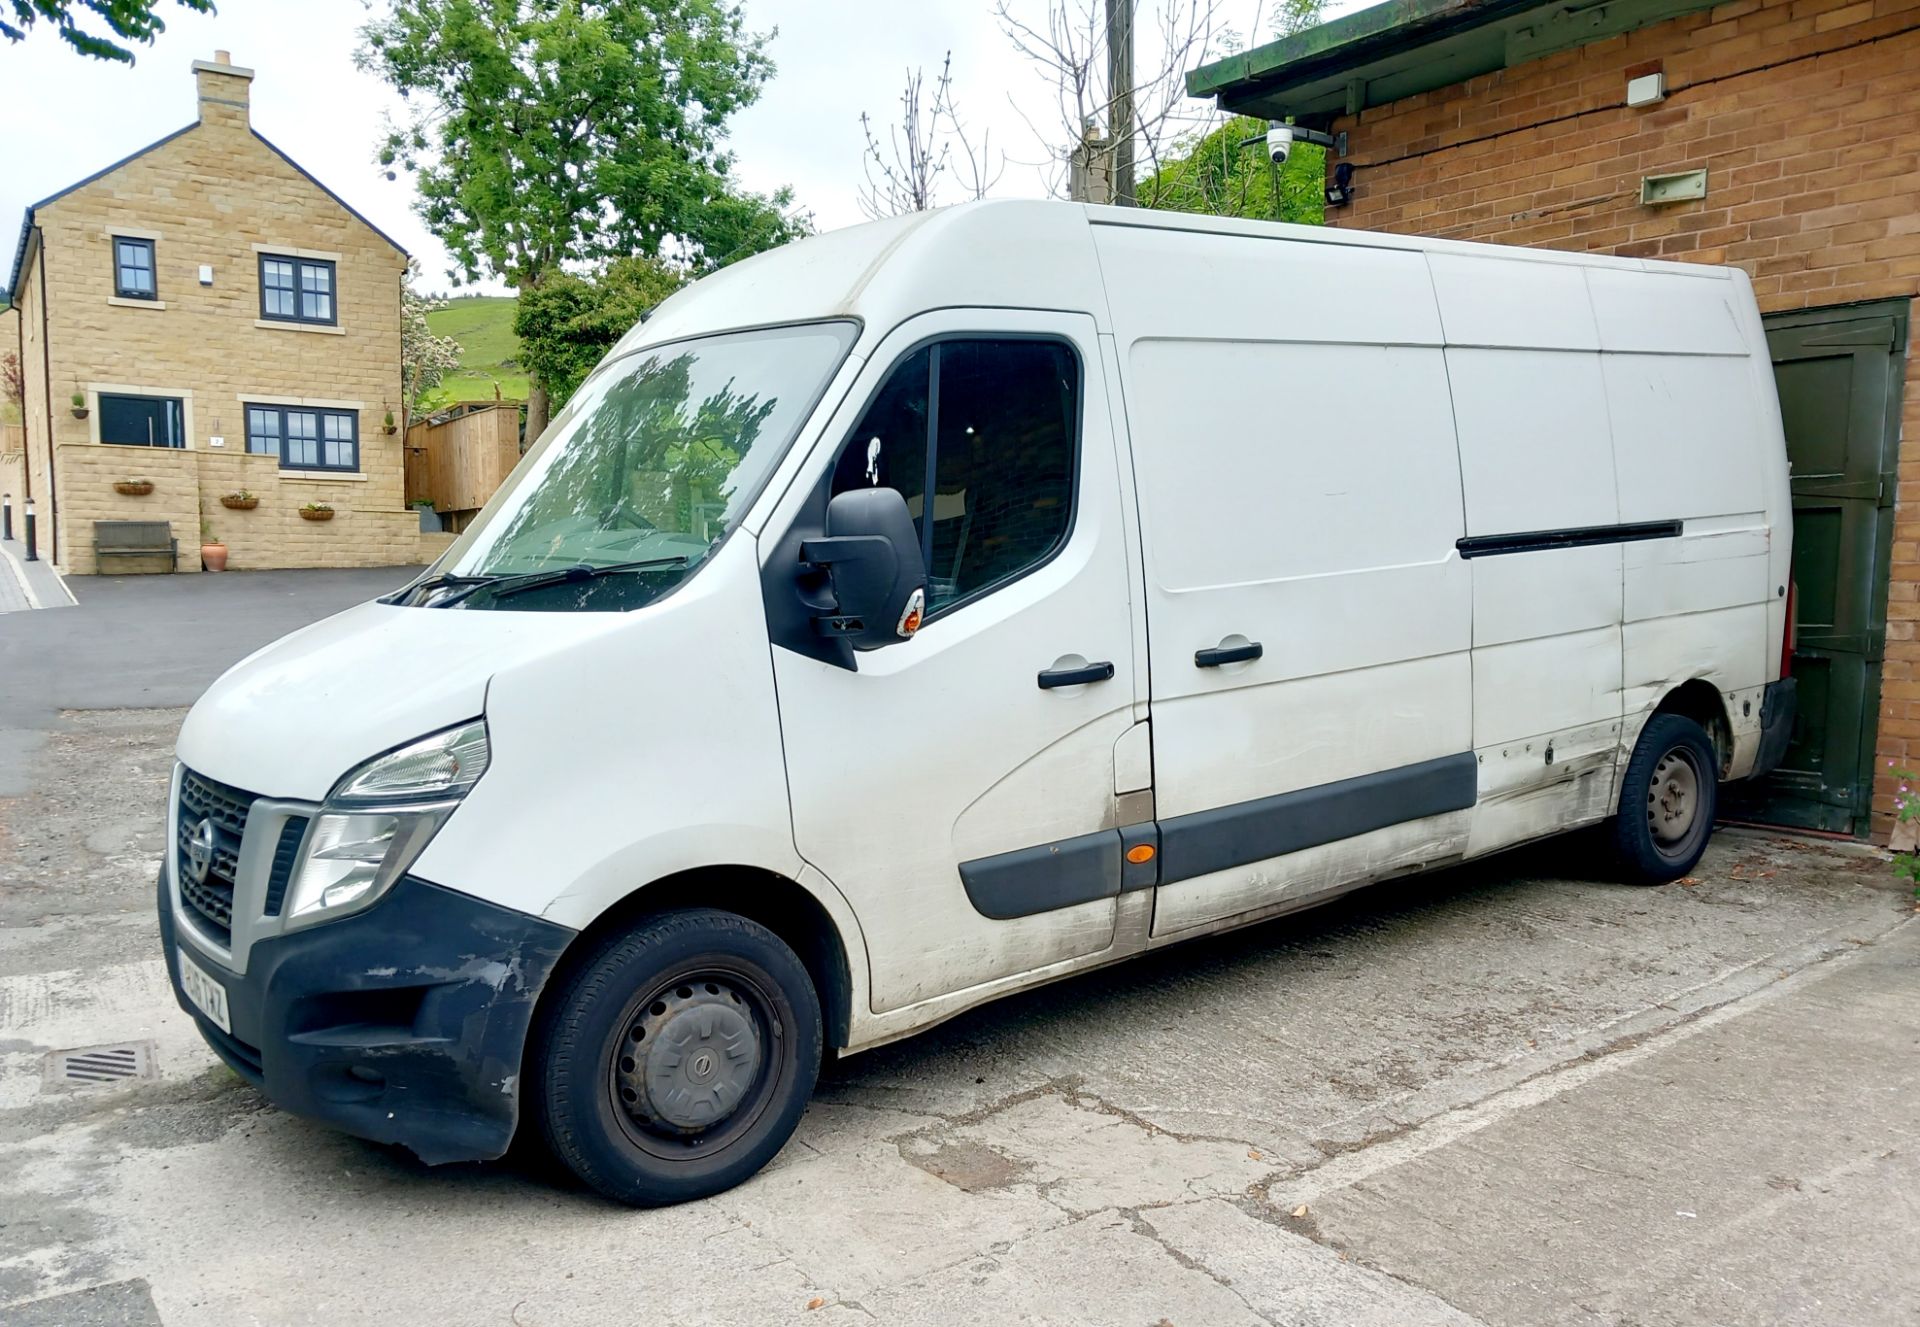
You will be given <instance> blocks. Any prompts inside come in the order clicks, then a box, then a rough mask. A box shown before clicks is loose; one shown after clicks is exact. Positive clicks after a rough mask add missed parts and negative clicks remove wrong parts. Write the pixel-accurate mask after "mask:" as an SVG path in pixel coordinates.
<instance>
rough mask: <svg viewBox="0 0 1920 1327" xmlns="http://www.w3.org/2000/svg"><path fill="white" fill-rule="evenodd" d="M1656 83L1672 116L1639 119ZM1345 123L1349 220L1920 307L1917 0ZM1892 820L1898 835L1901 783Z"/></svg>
mask: <svg viewBox="0 0 1920 1327" xmlns="http://www.w3.org/2000/svg"><path fill="white" fill-rule="evenodd" d="M1654 70H1659V71H1661V72H1663V73H1664V74H1665V75H1666V81H1667V88H1668V96H1667V98H1666V100H1665V101H1664V102H1661V103H1659V104H1657V105H1654V106H1650V107H1645V108H1641V109H1638V110H1635V109H1630V108H1628V107H1627V106H1626V105H1625V94H1626V85H1627V80H1628V78H1630V77H1633V76H1637V75H1639V74H1643V73H1650V72H1653V71H1654ZM1334 127H1335V128H1336V129H1346V130H1348V131H1350V147H1351V151H1352V155H1351V157H1350V158H1349V159H1350V160H1351V161H1352V162H1353V163H1354V165H1355V167H1356V175H1355V185H1356V190H1355V199H1354V203H1353V205H1352V206H1351V207H1349V208H1347V209H1345V210H1342V211H1338V212H1333V213H1330V214H1329V217H1328V220H1329V222H1330V224H1334V225H1339V226H1352V227H1362V228H1367V229H1375V230H1390V231H1401V232H1407V233H1416V234H1422V235H1437V236H1446V237H1450V238H1457V239H1469V240H1486V241H1491V242H1496V243H1501V244H1526V245H1537V246H1543V247H1549V248H1560V249H1576V250H1589V251H1596V252H1606V253H1615V254H1621V255H1624V256H1628V257H1657V258H1662V259H1672V260H1678V261H1682V262H1701V263H1731V264H1735V265H1737V266H1740V267H1743V268H1745V269H1746V270H1747V272H1748V273H1750V274H1751V275H1752V277H1753V286H1754V292H1755V294H1756V295H1757V296H1758V298H1759V301H1760V307H1761V308H1762V310H1763V311H1766V312H1769V313H1771V312H1776V311H1779V310H1785V309H1800V308H1809V307H1816V306H1820V307H1824V306H1828V305H1837V304H1847V303H1853V302H1858V301H1863V300H1878V299H1889V298H1897V299H1907V300H1912V299H1913V298H1914V297H1915V296H1916V295H1920V0H1732V2H1731V3H1728V4H1723V5H1720V6H1717V7H1716V8H1714V9H1711V10H1708V11H1704V12H1701V13H1697V14H1693V15H1689V16H1687V17H1685V18H1680V19H1675V20H1672V21H1670V22H1667V23H1662V24H1659V25H1657V26H1654V27H1649V28H1644V29H1642V30H1640V31H1638V32H1634V33H1629V34H1627V35H1625V36H1620V37H1614V38H1611V39H1609V40H1606V41H1600V42H1595V43H1593V44H1591V45H1588V46H1584V47H1581V48H1579V49H1577V50H1572V51H1566V52H1562V53H1559V54H1556V55H1553V56H1548V57H1545V58H1542V59H1539V60H1535V61H1532V62H1529V63H1527V64H1524V65H1519V66H1516V67H1514V68H1511V69H1506V70H1502V71H1500V72H1497V73H1493V74H1487V75H1483V76H1480V77H1477V78H1474V79H1472V80H1470V81H1468V82H1466V83H1462V84H1457V85H1455V86H1453V87H1449V88H1444V89H1440V90H1438V91H1435V92H1430V93H1424V94H1422V95H1420V96H1415V97H1409V98H1406V99H1404V100H1402V101H1398V102H1395V103H1392V104H1390V105H1387V106H1381V107H1376V108H1374V109H1371V110H1368V111H1366V112H1364V113H1363V114H1362V115H1361V116H1360V117H1358V118H1357V119H1352V118H1349V119H1343V120H1341V121H1339V122H1338V123H1337V124H1336V125H1335V126H1334ZM1700 168H1705V170H1706V171H1707V196H1706V198H1705V199H1703V200H1700V201H1695V202H1686V203H1677V204H1671V205H1667V206H1663V207H1645V206H1642V205H1641V204H1640V201H1639V186H1640V179H1641V177H1642V176H1644V175H1651V174H1667V173H1670V172H1677V171H1686V170H1696V169H1700ZM1915 313H1917V314H1920V309H1916V310H1915ZM1908 382H1909V385H1908V390H1907V393H1906V397H1905V408H1904V420H1903V432H1902V436H1903V438H1906V437H1913V436H1915V434H1916V433H1917V432H1920V377H1917V376H1916V375H1914V374H1913V373H1912V372H1911V371H1910V373H1909V380H1908ZM1899 480H1900V483H1899V493H1898V507H1897V508H1896V513H1895V525H1894V540H1895V543H1894V548H1893V570H1892V584H1891V587H1890V595H1889V597H1890V600H1891V602H1890V604H1889V606H1888V617H1889V621H1888V625H1887V635H1888V643H1887V655H1886V661H1885V663H1884V665H1883V678H1884V683H1883V688H1882V708H1881V721H1880V735H1879V745H1878V752H1879V756H1880V759H1879V760H1878V761H1876V768H1877V769H1878V770H1879V771H1880V773H1881V775H1882V776H1884V775H1885V772H1886V762H1887V761H1888V760H1896V761H1900V762H1902V763H1907V762H1911V761H1917V760H1920V672H1916V669H1920V640H1916V637H1915V628H1916V625H1917V624H1920V448H1907V447H1904V446H1903V448H1902V450H1901V454H1900V472H1899ZM1874 808H1875V812H1876V827H1877V828H1878V829H1880V830H1881V831H1882V832H1884V830H1885V829H1886V828H1887V817H1888V815H1889V814H1890V812H1891V809H1892V785H1891V783H1890V781H1889V780H1887V779H1886V778H1885V777H1882V778H1881V779H1880V780H1879V782H1878V783H1877V785H1876V787H1875V798H1874Z"/></svg>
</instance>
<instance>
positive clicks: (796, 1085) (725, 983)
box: [528, 908, 822, 1207]
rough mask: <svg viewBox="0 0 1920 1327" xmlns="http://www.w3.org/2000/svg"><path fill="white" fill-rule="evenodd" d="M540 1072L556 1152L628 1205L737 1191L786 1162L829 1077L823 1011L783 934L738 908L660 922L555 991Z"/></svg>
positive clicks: (540, 1095) (538, 1056) (613, 941)
mask: <svg viewBox="0 0 1920 1327" xmlns="http://www.w3.org/2000/svg"><path fill="white" fill-rule="evenodd" d="M552 994H553V998H552V999H551V1000H550V1001H549V1002H548V1005H547V1008H546V1011H545V1014H544V1017H543V1018H542V1020H541V1024H540V1027H539V1029H538V1030H537V1033H536V1037H535V1042H534V1045H533V1046H532V1048H531V1050H532V1054H531V1055H530V1056H529V1059H528V1068H529V1070H531V1071H534V1072H537V1073H538V1074H539V1076H540V1077H539V1083H538V1085H537V1087H538V1090H537V1091H536V1092H535V1093H534V1094H533V1109H534V1111H535V1114H536V1116H537V1118H538V1120H539V1123H540V1129H541V1133H542V1135H543V1136H544V1137H545V1140H546V1143H547V1146H548V1147H549V1148H551V1149H552V1151H553V1153H554V1155H555V1156H557V1157H558V1158H559V1159H560V1160H561V1161H562V1162H564V1163H565V1164H566V1165H567V1167H568V1168H569V1169H571V1170H572V1171H573V1172H574V1174H576V1175H578V1176H579V1177H580V1178H581V1179H582V1180H584V1181H585V1182H586V1183H588V1184H590V1185H592V1186H593V1187H594V1188H595V1189H598V1190H599V1191H600V1192H601V1193H603V1194H605V1195H607V1196H608V1197H609V1198H613V1199H615V1200H617V1201H619V1202H623V1203H631V1204H633V1205H635V1206H640V1207H658V1206H664V1205H665V1204H668V1203H678V1202H686V1201H687V1200H689V1199H693V1198H704V1197H707V1196H708V1195H710V1194H715V1193H719V1192H721V1191H722V1190H723V1189H730V1188H732V1187H733V1186H734V1185H736V1184H738V1183H740V1182H741V1181H742V1180H744V1179H746V1178H747V1177H748V1176H750V1175H752V1174H753V1173H754V1172H755V1171H757V1170H759V1169H760V1167H762V1166H764V1165H765V1164H766V1163H767V1162H768V1161H770V1160H772V1159H773V1156H774V1154H775V1153H777V1152H778V1151H779V1150H780V1149H781V1147H782V1146H784V1145H785V1144H786V1141H787V1139H788V1138H789V1137H790V1136H791V1135H792V1133H793V1130H794V1127H795V1126H796V1125H797V1124H799V1122H800V1116H801V1114H802V1113H803V1112H804V1111H805V1110H806V1106H807V1098H808V1097H809V1096H811V1095H812V1093H813V1084H814V1080H815V1078H816V1077H817V1076H818V1074H819V1070H820V1048H821V1040H822V1033H821V1023H820V1001H819V997H818V996H817V995H816V993H815V992H814V989H813V983H812V982H811V981H810V980H809V979H808V977H807V970H806V968H805V966H804V965H802V963H801V962H800V960H799V958H797V957H796V956H795V955H794V952H793V951H792V950H791V949H789V948H788V947H787V946H786V945H785V944H784V943H782V941H781V940H780V938H779V937H778V936H776V935H775V934H774V933H773V932H772V931H769V930H768V929H767V928H766V927H764V926H761V925H759V924H758V923H756V922H751V921H748V920H747V919H746V918H744V917H738V916H735V915H733V914H732V913H726V912H719V911H715V910H712V909H704V908H703V909H692V910H688V911H684V912H669V913H663V914H661V915H659V916H657V917H650V918H648V919H646V920H645V921H643V922H642V923H641V924H640V925H638V926H637V927H635V928H634V929H633V930H631V931H627V932H625V933H624V934H620V935H615V936H611V937H609V938H608V939H606V940H605V941H604V942H603V943H602V944H601V945H600V947H599V948H598V949H597V950H595V951H593V952H591V953H590V954H589V955H588V956H587V957H586V958H585V959H584V960H583V961H582V962H581V963H580V964H579V966H578V967H576V968H574V969H573V970H572V971H571V973H570V974H569V975H568V976H567V977H566V978H565V979H564V980H563V984H562V986H561V988H560V989H559V990H558V991H555V992H553V993H552Z"/></svg>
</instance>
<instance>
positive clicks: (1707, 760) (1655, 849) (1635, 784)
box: [1613, 714, 1720, 885]
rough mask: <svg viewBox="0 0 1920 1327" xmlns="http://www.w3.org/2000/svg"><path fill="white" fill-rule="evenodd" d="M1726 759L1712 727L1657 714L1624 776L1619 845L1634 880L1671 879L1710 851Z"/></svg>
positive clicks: (1651, 882) (1616, 827)
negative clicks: (1715, 745) (1711, 732)
mask: <svg viewBox="0 0 1920 1327" xmlns="http://www.w3.org/2000/svg"><path fill="white" fill-rule="evenodd" d="M1719 775H1720V760H1719V757H1718V756H1717V755H1715V753H1714V749H1713V740H1712V739H1711V738H1709V737H1708V736H1707V734H1706V730H1705V729H1703V728H1701V726H1700V725H1699V724H1697V723H1695V722H1694V721H1693V720H1692V719H1689V718H1687V717H1686V716H1685V715H1681V714H1656V715H1654V716H1653V718H1651V719H1649V720H1648V721H1647V726H1646V727H1645V728H1644V729H1642V730H1641V733H1640V741H1639V742H1638V743H1637V744H1636V745H1635V746H1634V748H1633V757H1632V759H1630V760H1628V761H1627V771H1626V774H1625V776H1624V777H1623V778H1622V779H1621V783H1620V814H1619V815H1617V816H1615V817H1614V820H1613V849H1614V853H1615V854H1616V855H1617V856H1618V857H1619V859H1620V866H1621V870H1622V871H1623V873H1624V874H1625V876H1626V879H1627V880H1628V882H1629V883H1631V884H1636V885H1664V884H1666V883H1667V882H1668V881H1670V880H1678V879H1679V878H1680V877H1681V876H1683V875H1685V874H1686V873H1687V872H1689V871H1691V870H1692V869H1693V868H1694V866H1695V865H1696V864H1697V863H1698V862H1699V860H1700V854H1701V853H1703V852H1705V851H1706V850H1707V840H1708V839H1709V838H1710V837H1712V835H1713V817H1714V814H1715V812H1716V811H1717V810H1718V808H1719V790H1720V784H1719Z"/></svg>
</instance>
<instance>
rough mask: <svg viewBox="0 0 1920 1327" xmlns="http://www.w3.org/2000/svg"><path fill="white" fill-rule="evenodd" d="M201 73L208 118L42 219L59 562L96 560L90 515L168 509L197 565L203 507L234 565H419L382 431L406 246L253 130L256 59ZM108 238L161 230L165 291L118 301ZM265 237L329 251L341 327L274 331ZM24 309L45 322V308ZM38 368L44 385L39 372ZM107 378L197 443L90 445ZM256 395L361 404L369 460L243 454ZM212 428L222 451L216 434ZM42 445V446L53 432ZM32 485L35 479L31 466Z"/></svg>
mask: <svg viewBox="0 0 1920 1327" xmlns="http://www.w3.org/2000/svg"><path fill="white" fill-rule="evenodd" d="M195 80H196V85H197V100H198V108H199V112H200V122H199V124H198V125H197V127H195V128H193V129H191V130H190V131H188V132H186V133H184V134H182V135H180V136H178V137H176V138H173V139H171V140H170V141H168V142H165V143H164V144H162V145H161V146H159V147H157V148H154V149H153V150H152V151H149V152H146V153H144V154H143V155H141V156H138V157H136V158H135V159H134V160H132V161H130V162H128V163H127V164H125V165H124V166H121V167H119V168H118V169H116V170H114V171H111V172H109V173H108V174H106V175H104V176H102V177H101V178H99V179H98V180H94V181H92V182H90V183H88V184H85V185H83V186H81V187H80V188H78V189H75V190H74V191H73V192H71V193H69V194H66V195H64V196H62V197H60V198H58V199H56V200H55V201H54V202H52V203H50V204H48V205H47V206H45V207H43V208H41V209H39V212H38V215H37V218H36V220H37V222H38V224H39V226H40V228H41V233H42V238H43V247H42V253H43V261H44V262H45V264H46V275H47V282H48V301H47V302H48V306H49V309H50V322H49V338H48V339H49V341H50V344H51V346H52V392H53V395H54V400H55V409H54V413H53V444H54V445H53V447H52V449H51V452H52V456H53V458H54V464H55V465H56V466H57V473H56V474H55V476H54V478H55V479H56V480H57V482H58V486H59V507H60V531H59V534H60V538H59V544H58V548H57V549H56V550H54V556H55V560H56V561H57V562H58V564H59V565H60V566H61V567H62V568H63V569H64V570H67V571H70V572H76V573H81V574H85V573H88V572H92V571H95V570H96V568H95V566H94V559H93V533H92V522H93V521H96V520H111V519H159V518H162V517H164V518H165V519H167V520H169V521H170V522H171V523H172V525H173V531H174V535H175V537H176V538H178V539H179V541H180V544H181V547H182V549H183V556H182V558H181V565H180V569H181V570H182V571H197V570H199V566H200V559H199V555H198V548H199V543H200V539H201V525H202V521H203V520H204V521H205V522H206V523H207V524H208V525H209V526H210V527H211V528H212V531H213V533H214V534H215V535H216V536H217V537H219V538H220V539H222V540H223V541H225V542H226V543H227V544H228V546H229V560H228V565H229V566H230V567H232V568H233V569H235V570H243V569H253V568H266V567H307V566H368V565H381V564H388V563H401V562H410V561H413V560H415V559H417V558H418V557H420V556H421V555H422V552H423V551H424V549H425V548H426V547H427V546H426V545H424V544H423V543H422V541H421V539H420V536H419V524H418V518H417V517H416V516H415V515H414V513H412V512H411V511H409V510H408V509H407V507H406V505H405V503H404V501H403V497H402V470H403V463H404V457H403V449H402V446H401V441H400V438H399V436H398V435H397V434H395V435H388V434H386V433H383V432H382V424H383V421H384V418H385V415H386V413H387V412H388V411H393V412H394V413H395V414H398V413H399V410H400V283H401V279H402V276H403V274H404V271H405V264H406V259H405V257H404V256H403V255H402V254H401V253H400V252H399V251H398V250H397V249H395V248H394V247H393V246H392V245H391V244H389V243H388V242H387V241H386V240H385V239H383V238H382V237H381V236H380V235H379V234H378V233H376V232H375V231H374V230H373V229H372V228H371V227H369V226H368V225H366V223H364V222H362V221H361V220H359V219H358V218H357V217H355V216H354V215H353V214H352V213H351V212H350V211H348V210H347V209H346V208H345V207H343V206H342V205H341V204H340V203H339V202H338V201H336V200H335V199H333V198H332V197H331V196H330V195H328V194H327V193H326V191H325V190H323V189H322V188H320V187H319V186H317V185H316V184H315V183H314V182H313V181H311V180H309V179H308V178H307V177H306V176H305V175H303V174H302V173H301V172H300V171H299V170H298V169H297V168H296V167H295V166H293V165H292V164H291V163H290V162H288V161H287V160H286V159H284V158H282V157H281V156H280V155H279V154H278V153H276V152H275V151H274V150H273V149H272V148H270V147H269V146H268V145H267V144H266V143H265V142H263V141H262V140H261V139H260V138H258V137H257V136H256V135H255V134H254V133H253V132H252V131H251V129H250V128H249V125H248V116H247V110H246V106H245V103H246V102H247V100H248V86H249V80H250V75H248V73H247V71H245V70H233V69H228V68H224V67H221V66H209V65H204V64H203V65H196V69H195ZM115 234H124V235H131V236H136V237H140V238H149V239H152V240H153V242H154V259H155V285H156V294H157V299H155V300H153V301H150V302H144V301H129V300H121V299H118V298H116V297H115V290H114V255H113V236H114V235H115ZM263 249H265V250H270V251H273V252H280V253H292V254H300V255H304V256H309V257H321V258H325V259H328V260H330V261H332V262H334V263H335V292H336V300H337V304H338V323H337V325H336V326H333V327H331V328H315V327H308V326H303V325H300V324H292V323H280V324H271V323H269V324H265V325H263V323H262V320H261V318H260V311H261V310H260V282H259V259H260V253H261V251H262V250H263ZM203 265H204V266H207V267H210V268H211V269H212V281H211V283H210V284H203V283H202V282H201V279H200V277H201V268H202V266H203ZM25 303H26V301H25V300H24V299H23V306H24V305H25ZM23 313H27V314H29V316H31V317H37V316H38V315H37V306H35V308H34V309H27V308H25V307H23ZM35 353H37V342H36V347H35ZM28 376H29V379H30V381H31V380H33V379H35V377H36V372H35V370H34V369H33V368H30V370H29V375H28ZM112 388H129V389H137V390H139V391H142V392H146V393H151V394H153V395H165V396H175V397H181V398H182V399H183V400H185V401H186V413H187V432H188V438H187V447H186V449H185V450H184V451H183V452H181V453H178V454H176V455H173V456H160V455H155V454H154V453H155V452H156V450H164V449H154V448H147V447H121V446H111V445H104V444H101V443H100V442H98V441H97V439H98V436H99V432H98V431H99V422H100V420H99V409H98V396H99V393H100V391H101V390H102V389H112ZM75 391H79V392H81V393H82V394H83V395H85V396H86V397H87V399H88V404H89V407H90V410H91V413H90V415H89V416H88V418H86V419H77V418H75V417H74V415H73V412H72V409H71V406H70V402H69V397H70V395H71V394H72V393H73V392H75ZM247 401H254V402H260V403H263V404H294V403H307V404H310V405H314V406H324V407H329V408H340V409H346V410H348V411H350V412H351V413H354V414H356V415H357V417H358V420H359V436H360V468H359V471H358V473H357V474H354V475H327V476H314V475H299V474H293V473H283V472H282V471H281V469H280V466H279V463H278V460H277V458H262V457H253V456H248V455H246V454H245V453H246V416H245V411H244V409H243V403H244V402H247ZM35 418H36V417H35V416H31V415H30V419H29V427H30V429H32V430H33V431H34V433H35V434H36V435H44V434H45V432H46V416H45V411H44V408H43V407H42V408H39V412H38V414H37V423H36V422H35ZM214 438H220V439H222V440H223V445H222V446H220V447H218V448H216V447H214V446H213V445H212V442H211V440H212V439H214ZM33 445H34V447H36V448H38V449H39V450H40V451H41V452H42V453H45V452H46V450H47V448H46V446H45V439H44V437H43V436H36V437H35V439H34V443H33ZM124 478H152V479H153V480H154V481H155V484H156V486H159V487H158V488H157V491H156V492H155V493H154V494H153V495H151V496H149V497H145V498H129V497H122V496H120V495H118V494H115V493H114V492H113V490H112V482H113V480H115V479H124ZM238 488H246V489H248V490H250V491H251V492H253V493H254V494H255V495H257V496H258V497H259V499H260V505H259V507H258V508H256V509H255V510H253V511H251V512H234V511H229V510H227V509H226V508H224V507H222V506H221V505H220V501H219V499H220V496H221V495H222V494H223V493H227V492H231V491H233V490H235V489H238ZM34 491H35V494H36V496H39V495H41V494H42V493H43V492H44V490H43V489H42V487H41V483H40V480H39V479H38V477H36V480H35V485H34ZM308 502H324V503H327V504H329V505H331V506H332V507H334V509H335V511H336V513H337V514H336V516H335V518H334V519H333V520H332V521H329V522H326V523H324V524H322V523H315V522H310V521H304V520H302V519H300V517H299V515H298V510H297V509H298V508H299V507H300V506H302V505H303V504H305V503H308ZM45 510H46V507H45V504H44V501H43V505H42V511H43V512H44V511H45ZM128 561H129V562H131V559H129V560H128ZM108 569H109V570H120V569H128V570H130V569H131V568H130V567H126V568H117V567H110V568H108Z"/></svg>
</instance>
